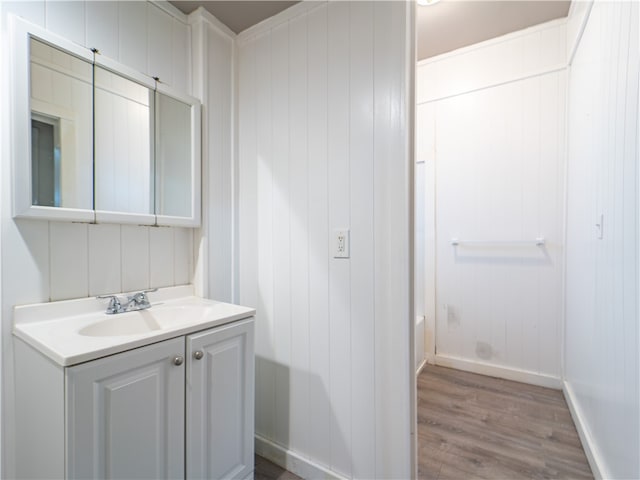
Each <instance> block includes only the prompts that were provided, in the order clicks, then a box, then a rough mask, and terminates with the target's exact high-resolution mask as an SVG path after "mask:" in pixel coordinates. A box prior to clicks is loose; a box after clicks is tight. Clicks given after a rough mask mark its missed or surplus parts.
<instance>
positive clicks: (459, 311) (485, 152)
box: [418, 22, 566, 383]
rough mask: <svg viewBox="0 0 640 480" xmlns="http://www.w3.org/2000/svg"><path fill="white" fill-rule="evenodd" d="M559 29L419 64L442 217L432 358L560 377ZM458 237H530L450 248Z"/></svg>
mask: <svg viewBox="0 0 640 480" xmlns="http://www.w3.org/2000/svg"><path fill="white" fill-rule="evenodd" d="M564 35H565V30H564V25H563V24H562V23H558V22H550V23H549V24H545V25H542V26H540V27H535V28H533V29H528V30H523V31H521V32H516V33H514V34H510V35H507V36H505V37H502V38H499V39H495V40H492V41H489V42H483V43H481V44H478V45H475V46H472V47H468V48H466V49H461V50H460V51H458V52H453V53H452V54H445V55H442V56H440V57H435V58H434V59H432V60H430V61H429V62H426V63H425V62H423V63H422V64H421V66H420V67H419V71H420V74H419V78H422V80H419V82H418V96H419V98H421V99H423V100H427V101H426V102H425V103H422V104H421V105H419V107H418V122H419V123H418V139H419V140H418V148H419V155H420V156H421V158H424V159H425V160H426V161H427V163H426V165H427V166H428V167H429V168H428V170H427V172H426V173H427V181H426V185H427V186H425V195H426V201H427V204H428V205H429V206H428V208H427V209H426V211H425V223H427V224H431V225H433V215H434V213H435V231H432V234H435V238H436V241H435V250H432V251H431V252H427V255H426V256H427V262H430V259H433V258H435V260H436V261H435V263H427V265H426V267H425V268H426V269H427V278H433V279H434V280H435V282H434V283H433V284H432V285H431V287H430V288H429V291H430V292H433V290H434V289H435V292H436V297H435V303H431V304H430V307H429V310H431V311H432V312H433V314H435V319H436V320H435V325H432V324H430V323H429V321H427V323H426V332H425V333H426V339H425V341H426V340H427V339H430V338H432V337H433V335H434V333H435V336H436V347H437V356H436V362H441V361H452V360H455V361H457V362H460V361H462V362H465V363H466V365H467V367H466V368H469V365H474V364H476V365H492V366H500V367H504V368H506V369H508V370H514V371H519V372H523V375H524V376H522V377H521V378H520V379H522V380H524V379H527V380H529V381H536V380H534V379H535V378H536V376H538V375H541V376H542V377H543V378H545V379H543V380H539V381H543V382H547V380H546V378H550V379H554V378H555V379H558V378H559V377H560V373H561V372H560V341H561V336H560V332H561V322H562V310H561V309H562V253H563V228H562V225H563V217H562V214H563V182H564V179H563V178H564V177H563V172H564V145H565V138H564V129H565V112H564V110H565V89H566V75H565V73H564V71H563V70H562V69H560V70H558V69H557V67H558V65H562V62H563V59H564V55H565V36H564ZM527 72H529V73H536V74H535V75H533V76H526V75H525V74H526V73H527ZM545 72H546V73H545ZM420 75H422V77H420ZM523 75H525V76H524V77H523ZM434 76H435V77H436V78H435V79H432V78H431V77H434ZM434 82H435V83H434ZM438 82H439V83H438ZM430 162H433V163H431V164H430ZM433 192H435V196H433V195H434V193H433ZM537 237H544V238H545V239H546V244H545V246H544V248H540V247H537V246H535V245H534V244H533V240H534V239H535V238H537ZM452 238H459V239H461V240H471V241H478V240H489V241H497V242H498V243H499V242H501V241H509V240H516V241H522V240H530V241H532V243H531V245H530V246H524V247H523V246H513V245H502V246H500V245H496V244H489V245H485V246H483V247H480V246H475V247H471V246H465V245H460V246H458V247H456V248H454V247H453V246H452V245H451V239H452ZM434 275H435V277H434ZM428 317H429V315H428V316H427V318H428ZM434 328H435V332H434ZM427 350H429V348H427ZM445 359H446V360H445ZM460 366H461V365H460ZM551 382H552V383H553V380H551ZM556 383H559V381H558V380H556Z"/></svg>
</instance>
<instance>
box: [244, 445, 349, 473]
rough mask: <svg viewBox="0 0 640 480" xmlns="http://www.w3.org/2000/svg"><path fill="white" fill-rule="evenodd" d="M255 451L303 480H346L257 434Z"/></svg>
mask: <svg viewBox="0 0 640 480" xmlns="http://www.w3.org/2000/svg"><path fill="white" fill-rule="evenodd" d="M255 451H256V454H257V455H260V456H261V457H264V458H266V459H267V460H269V461H271V462H273V463H275V464H276V465H279V466H281V467H282V468H285V469H287V470H289V471H290V472H292V473H295V474H296V475H299V476H301V477H302V478H313V479H320V478H324V479H331V480H346V477H343V476H342V475H340V474H339V473H336V472H333V471H331V470H329V468H328V467H324V466H322V465H320V464H317V463H315V462H313V461H312V460H310V459H308V458H303V457H302V456H301V455H299V454H297V453H295V452H292V451H291V450H287V449H286V448H285V447H283V446H281V445H278V444H276V443H274V442H272V441H271V440H268V439H266V438H264V437H263V436H261V435H259V434H257V433H256V436H255Z"/></svg>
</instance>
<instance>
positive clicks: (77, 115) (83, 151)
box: [29, 38, 93, 209]
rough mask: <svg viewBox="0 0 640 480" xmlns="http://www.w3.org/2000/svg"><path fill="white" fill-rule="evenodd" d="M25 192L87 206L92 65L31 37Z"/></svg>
mask: <svg viewBox="0 0 640 480" xmlns="http://www.w3.org/2000/svg"><path fill="white" fill-rule="evenodd" d="M29 49H30V84H29V86H30V103H31V197H32V204H33V205H38V206H47V207H65V208H82V209H92V208H93V192H92V186H93V128H92V127H93V125H92V112H93V105H92V100H93V94H92V65H91V64H90V63H89V62H87V61H85V60H82V59H79V58H77V57H75V56H73V55H70V54H68V53H66V52H63V51H62V50H59V49H57V48H54V47H51V46H50V45H48V44H46V43H44V42H41V41H39V40H36V39H35V38H31V39H30V41H29Z"/></svg>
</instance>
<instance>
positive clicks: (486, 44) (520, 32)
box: [418, 2, 573, 67]
mask: <svg viewBox="0 0 640 480" xmlns="http://www.w3.org/2000/svg"><path fill="white" fill-rule="evenodd" d="M572 3H573V2H572ZM566 23H567V17H563V18H557V19H555V20H551V21H549V22H545V23H540V24H538V25H534V26H532V27H528V28H523V29H521V30H517V31H515V32H511V33H507V34H505V35H501V36H499V37H494V38H490V39H489V40H484V41H482V42H478V43H474V44H472V45H468V46H466V47H461V48H458V49H456V50H452V51H450V52H445V53H441V54H440V55H435V56H433V57H429V58H425V59H423V60H420V61H419V62H418V67H421V66H423V65H428V64H430V63H435V62H441V61H442V60H446V59H448V58H450V57H456V56H458V55H464V54H466V53H469V52H473V51H474V50H479V49H482V48H487V47H491V46H493V45H498V44H500V43H504V42H508V41H510V40H513V39H514V38H519V37H523V36H525V35H530V34H532V33H536V32H542V31H544V30H548V29H550V28H555V27H557V26H560V25H565V24H566Z"/></svg>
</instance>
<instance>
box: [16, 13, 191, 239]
mask: <svg viewBox="0 0 640 480" xmlns="http://www.w3.org/2000/svg"><path fill="white" fill-rule="evenodd" d="M9 31H10V37H11V48H10V52H11V53H10V63H11V68H12V71H11V75H12V81H11V97H12V101H11V105H10V108H11V118H12V122H11V130H12V131H11V139H12V141H11V157H12V159H13V161H12V168H13V172H12V174H13V175H12V179H13V217H14V218H42V219H47V220H59V221H74V222H88V223H96V222H98V223H99V222H105V223H127V224H137V225H161V226H180V227H199V226H200V224H201V180H200V174H201V122H202V120H201V107H200V102H199V100H198V99H196V98H194V97H191V96H189V95H186V94H183V93H180V92H177V91H176V90H173V89H171V88H170V87H168V86H166V85H164V84H162V83H157V84H156V82H155V81H153V79H151V78H149V77H147V76H146V75H143V74H142V73H139V72H137V71H135V70H133V69H131V68H129V67H127V66H124V65H122V64H120V63H118V62H116V61H114V60H111V59H109V58H106V57H102V56H101V55H99V54H98V55H95V58H94V54H93V52H92V51H91V50H90V49H88V48H85V47H82V46H80V45H77V44H75V43H73V42H71V41H69V40H67V39H65V38H63V37H60V36H59V35H56V34H53V33H51V32H49V31H47V30H45V29H43V28H41V27H39V26H37V25H34V24H31V23H29V22H27V21H25V20H23V19H22V18H20V17H17V16H14V15H9ZM32 37H35V38H37V39H39V40H41V41H43V42H44V43H48V44H50V45H51V46H53V47H56V48H59V49H62V50H66V51H67V52H68V53H70V54H72V55H74V56H76V57H78V58H81V59H84V60H86V61H88V62H89V63H95V64H96V65H98V66H100V67H102V68H106V69H108V70H111V71H113V72H114V73H117V74H118V75H122V76H123V77H125V78H129V79H131V80H133V81H135V82H137V83H140V84H143V85H145V86H148V87H149V88H150V89H151V90H156V91H158V92H160V93H163V94H165V95H168V96H170V97H173V98H176V99H177V100H180V101H182V102H184V103H186V104H189V105H191V162H192V170H191V189H192V190H191V191H192V195H191V203H192V205H191V215H190V216H185V217H178V216H169V215H156V214H155V213H150V214H144V213H141V214H138V213H124V212H112V211H104V210H94V209H79V208H65V207H47V206H40V205H32V198H33V197H32V180H31V177H32V175H31V169H32V165H31V128H30V125H31V105H30V56H29V51H30V48H29V42H30V39H31V38H32ZM93 160H94V159H92V161H93ZM92 188H95V181H94V185H93V186H92ZM94 207H95V205H94ZM154 207H155V205H154Z"/></svg>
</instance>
